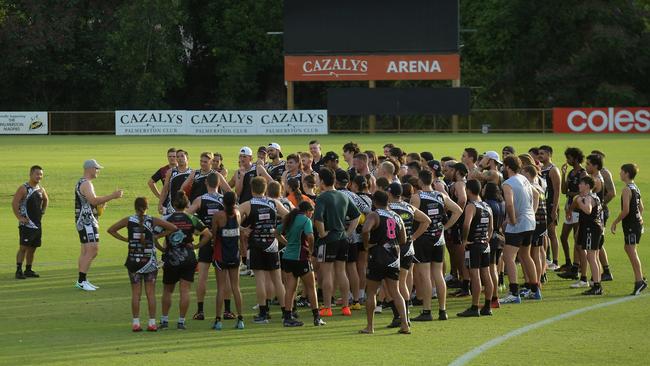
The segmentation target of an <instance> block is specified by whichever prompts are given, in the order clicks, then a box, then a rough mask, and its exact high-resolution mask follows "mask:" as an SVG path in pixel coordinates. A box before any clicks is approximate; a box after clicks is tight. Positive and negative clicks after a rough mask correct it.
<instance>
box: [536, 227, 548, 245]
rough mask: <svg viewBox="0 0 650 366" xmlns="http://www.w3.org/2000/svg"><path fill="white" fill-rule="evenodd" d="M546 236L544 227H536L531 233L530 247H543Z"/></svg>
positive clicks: (546, 232)
mask: <svg viewBox="0 0 650 366" xmlns="http://www.w3.org/2000/svg"><path fill="white" fill-rule="evenodd" d="M547 235H548V229H547V228H546V225H545V224H544V225H537V226H536V227H535V231H533V239H532V245H533V246H534V247H541V246H543V245H544V238H545V237H546V236H547Z"/></svg>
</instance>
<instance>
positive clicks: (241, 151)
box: [239, 146, 253, 156]
mask: <svg viewBox="0 0 650 366" xmlns="http://www.w3.org/2000/svg"><path fill="white" fill-rule="evenodd" d="M239 155H246V156H253V150H251V148H250V147H248V146H244V147H242V148H241V149H239Z"/></svg>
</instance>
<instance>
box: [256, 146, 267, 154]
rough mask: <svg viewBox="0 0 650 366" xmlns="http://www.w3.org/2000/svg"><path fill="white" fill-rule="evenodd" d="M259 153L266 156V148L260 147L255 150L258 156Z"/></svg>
mask: <svg viewBox="0 0 650 366" xmlns="http://www.w3.org/2000/svg"><path fill="white" fill-rule="evenodd" d="M261 152H263V153H265V154H266V146H260V147H258V148H257V153H258V154H259V153H261Z"/></svg>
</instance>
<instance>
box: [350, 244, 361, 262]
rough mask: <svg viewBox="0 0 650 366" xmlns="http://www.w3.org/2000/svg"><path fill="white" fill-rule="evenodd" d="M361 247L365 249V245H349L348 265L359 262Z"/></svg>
mask: <svg viewBox="0 0 650 366" xmlns="http://www.w3.org/2000/svg"><path fill="white" fill-rule="evenodd" d="M359 247H363V243H348V259H347V262H348V263H353V262H356V261H358V260H359V251H360V249H359Z"/></svg>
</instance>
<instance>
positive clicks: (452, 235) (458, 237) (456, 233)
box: [449, 225, 463, 245]
mask: <svg viewBox="0 0 650 366" xmlns="http://www.w3.org/2000/svg"><path fill="white" fill-rule="evenodd" d="M462 231H463V228H462V227H461V226H458V225H454V226H452V227H451V229H449V240H451V244H456V245H460V244H462V243H463V240H462V237H463V235H462Z"/></svg>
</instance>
